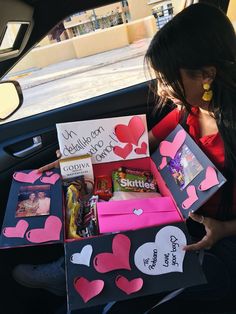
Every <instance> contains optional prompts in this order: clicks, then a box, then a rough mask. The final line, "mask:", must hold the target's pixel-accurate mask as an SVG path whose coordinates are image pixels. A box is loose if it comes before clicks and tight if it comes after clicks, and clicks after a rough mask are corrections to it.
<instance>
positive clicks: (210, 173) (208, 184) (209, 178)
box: [198, 166, 219, 191]
mask: <svg viewBox="0 0 236 314" xmlns="http://www.w3.org/2000/svg"><path fill="white" fill-rule="evenodd" d="M218 184H219V180H218V178H217V172H216V170H215V168H213V167H211V166H208V167H207V169H206V176H205V179H204V180H203V181H202V182H201V183H200V184H199V187H198V190H199V191H206V190H209V189H210V188H212V187H213V186H216V185H218Z"/></svg>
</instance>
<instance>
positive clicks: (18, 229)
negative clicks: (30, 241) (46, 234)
mask: <svg viewBox="0 0 236 314" xmlns="http://www.w3.org/2000/svg"><path fill="white" fill-rule="evenodd" d="M28 226H29V223H28V222H27V221H25V220H22V219H21V220H19V221H18V222H17V224H16V226H15V227H6V228H4V229H3V231H2V233H3V234H4V236H5V237H7V238H24V236H25V232H26V230H27V228H28Z"/></svg>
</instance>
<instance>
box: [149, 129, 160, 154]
mask: <svg viewBox="0 0 236 314" xmlns="http://www.w3.org/2000/svg"><path fill="white" fill-rule="evenodd" d="M148 141H149V149H150V153H153V152H154V151H155V150H156V149H157V147H158V145H159V144H160V142H159V140H158V139H157V138H156V137H155V136H154V135H153V133H152V130H150V131H149V132H148Z"/></svg>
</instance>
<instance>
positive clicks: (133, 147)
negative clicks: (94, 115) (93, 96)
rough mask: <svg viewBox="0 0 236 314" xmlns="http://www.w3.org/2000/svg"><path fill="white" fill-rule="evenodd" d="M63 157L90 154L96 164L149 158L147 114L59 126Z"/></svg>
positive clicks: (60, 124) (58, 133)
mask: <svg viewBox="0 0 236 314" xmlns="http://www.w3.org/2000/svg"><path fill="white" fill-rule="evenodd" d="M56 127H57V136H58V141H59V147H60V151H61V153H62V158H68V157H75V156H81V155H84V154H89V155H91V156H92V163H93V164H100V163H105V162H112V161H119V160H131V159H138V158H143V157H148V156H149V146H148V130H147V122H146V115H135V116H125V117H116V118H107V119H98V120H88V121H77V122H69V123H59V124H57V125H56Z"/></svg>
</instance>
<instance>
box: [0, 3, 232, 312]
mask: <svg viewBox="0 0 236 314" xmlns="http://www.w3.org/2000/svg"><path fill="white" fill-rule="evenodd" d="M137 1H139V0H137ZM231 1H234V0H231ZM115 2H117V1H116V0H87V1H78V0H77V1H75V0H0V39H1V38H2V36H3V34H4V32H5V29H6V25H7V23H8V22H9V21H18V22H19V21H20V28H19V32H18V34H17V38H16V40H15V42H14V45H13V46H12V47H11V48H9V49H3V50H1V49H0V76H1V78H2V79H3V81H2V82H1V84H0V97H1V100H2V99H3V101H1V102H0V107H1V108H0V182H1V184H0V195H1V197H0V208H1V215H0V217H1V222H2V221H3V217H4V211H5V208H6V204H7V200H8V193H9V189H10V185H11V178H12V175H13V173H14V172H15V171H16V170H20V169H37V168H39V167H41V166H43V165H45V164H48V163H50V162H52V161H54V160H55V159H56V156H55V151H56V150H57V149H58V141H57V133H56V127H55V125H56V123H64V122H70V121H74V120H76V121H82V120H91V119H100V118H109V117H118V116H127V115H135V114H146V115H147V122H148V128H149V129H150V128H151V127H152V126H153V125H155V124H156V122H157V121H159V120H160V119H161V118H162V117H163V116H164V115H165V114H166V113H167V112H168V111H169V110H170V109H171V104H170V106H169V108H168V107H166V108H165V110H163V111H161V112H156V111H154V110H153V109H154V107H155V101H156V98H155V95H154V94H153V92H152V89H151V88H150V85H153V84H155V82H153V81H147V82H144V83H140V84H137V85H134V86H130V87H126V88H124V89H120V90H116V91H113V92H109V93H106V94H104V95H100V96H97V97H92V98H88V99H86V100H82V101H79V102H75V103H68V105H66V106H63V107H60V108H56V109H53V110H49V111H46V112H42V113H39V114H36V115H31V116H28V117H24V118H22V119H18V120H13V121H10V122H8V120H7V119H9V118H10V117H12V116H14V113H15V112H16V111H17V110H18V109H19V108H20V107H21V106H22V104H24V93H23V92H22V90H21V88H20V86H19V84H18V83H17V82H16V81H14V82H11V81H10V80H4V76H5V75H6V74H7V73H8V72H9V71H10V70H11V69H12V68H13V66H14V65H15V64H17V62H19V61H20V60H21V59H22V58H24V56H25V55H26V54H27V53H29V51H30V50H31V49H32V48H33V47H34V46H35V45H36V44H37V43H38V42H40V40H42V39H43V38H44V37H45V36H46V35H47V34H48V33H49V32H50V31H51V30H52V29H53V28H54V27H55V26H56V25H57V24H58V23H59V22H61V21H62V20H64V19H65V18H66V17H68V16H70V15H72V14H74V13H75V12H79V11H86V10H91V9H95V8H97V7H99V6H102V5H108V4H112V3H115ZM202 2H204V1H202ZM205 2H214V3H215V5H217V6H220V7H221V8H222V9H223V10H224V11H227V7H228V4H229V1H223V0H222V1H220V0H218V1H205ZM131 75H132V74H131ZM107 84H109V81H108V82H107ZM42 87H43V85H42ZM79 88H80V87H79V86H78V90H79ZM6 89H7V93H8V94H14V95H15V98H14V100H12V99H8V97H6V98H4V96H1V95H4V94H6ZM61 254H63V246H62V245H50V246H37V247H27V248H25V247H24V248H17V249H9V250H0V256H1V257H0V261H1V262H0V263H1V270H0V274H1V283H2V289H1V297H0V301H1V302H0V313H2V314H13V313H14V314H28V313H30V314H32V313H45V314H47V313H49V314H50V313H52V314H53V313H55V314H56V313H59V312H57V311H58V310H59V309H60V307H61V306H62V305H63V304H64V303H65V302H66V300H65V298H60V297H56V296H52V295H51V294H49V293H47V292H45V291H43V290H34V289H29V288H25V287H22V286H20V285H18V284H17V283H16V282H14V280H13V279H12V277H11V270H12V268H13V267H14V265H17V264H19V263H35V264H38V263H44V262H50V261H53V260H55V259H56V258H57V257H59V256H60V255H61ZM193 271H194V270H193ZM183 306H184V307H185V308H186V309H188V310H187V311H186V313H236V304H235V301H234V302H233V300H226V301H225V303H222V302H219V303H217V302H214V304H212V303H211V304H208V303H204V304H194V305H193V304H191V302H189V304H184V305H183ZM203 309H204V310H203ZM173 310H174V311H175V313H176V312H177V311H178V310H177V309H174V306H173ZM230 311H231V312H230ZM91 313H92V311H91ZM181 313H183V310H182V311H181Z"/></svg>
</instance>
